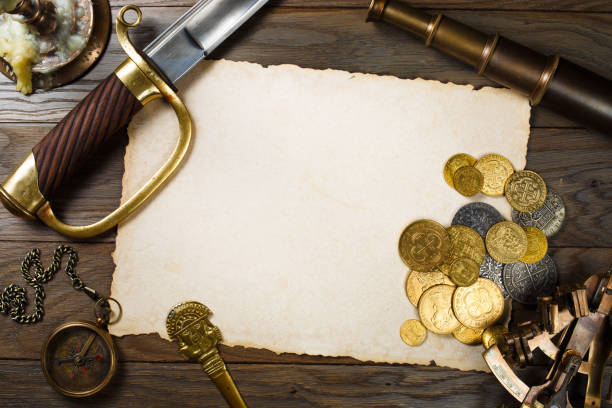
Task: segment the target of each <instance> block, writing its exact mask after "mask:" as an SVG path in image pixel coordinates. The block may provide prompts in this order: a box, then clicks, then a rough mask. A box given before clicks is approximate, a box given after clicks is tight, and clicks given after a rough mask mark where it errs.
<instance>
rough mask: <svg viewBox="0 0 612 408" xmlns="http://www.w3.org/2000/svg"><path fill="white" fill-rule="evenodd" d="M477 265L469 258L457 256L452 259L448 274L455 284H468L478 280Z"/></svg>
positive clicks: (478, 269) (478, 270)
mask: <svg viewBox="0 0 612 408" xmlns="http://www.w3.org/2000/svg"><path fill="white" fill-rule="evenodd" d="M479 272H480V268H479V265H478V264H477V263H476V262H474V261H473V260H471V259H470V258H457V259H455V260H454V261H453V263H452V265H451V268H450V273H449V274H448V276H449V277H450V279H451V280H452V281H453V283H454V284H455V285H457V286H470V285H473V284H474V283H475V282H476V280H478V275H479Z"/></svg>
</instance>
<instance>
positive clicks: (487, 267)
mask: <svg viewBox="0 0 612 408" xmlns="http://www.w3.org/2000/svg"><path fill="white" fill-rule="evenodd" d="M503 272H504V264H503V263H501V262H497V261H496V260H495V259H493V258H491V256H490V255H488V254H487V255H486V256H485V259H484V261H483V262H482V266H481V267H480V277H481V278H487V279H489V280H491V281H493V283H495V284H496V285H497V286H498V287H499V289H500V290H501V291H502V294H503V295H504V298H507V297H508V292H507V291H506V288H505V287H504V282H503V279H502V274H503Z"/></svg>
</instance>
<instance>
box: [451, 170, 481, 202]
mask: <svg viewBox="0 0 612 408" xmlns="http://www.w3.org/2000/svg"><path fill="white" fill-rule="evenodd" d="M453 184H454V186H455V190H457V191H458V192H459V193H460V194H461V195H464V196H466V197H471V196H473V195H476V194H478V193H479V192H480V190H482V186H483V184H484V176H483V175H482V173H481V172H480V171H479V170H478V169H476V168H475V167H472V166H464V167H460V168H458V169H457V171H455V174H454V175H453Z"/></svg>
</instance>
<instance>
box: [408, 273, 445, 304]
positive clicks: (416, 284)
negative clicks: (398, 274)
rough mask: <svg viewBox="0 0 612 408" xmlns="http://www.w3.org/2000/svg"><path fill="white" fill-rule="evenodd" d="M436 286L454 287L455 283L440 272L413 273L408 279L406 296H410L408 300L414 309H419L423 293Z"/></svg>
mask: <svg viewBox="0 0 612 408" xmlns="http://www.w3.org/2000/svg"><path fill="white" fill-rule="evenodd" d="M436 285H450V286H454V283H453V282H452V281H451V280H450V278H449V277H448V276H446V275H445V274H443V273H442V272H440V271H433V272H419V271H411V272H410V273H409V274H408V278H407V279H406V295H407V296H408V300H409V301H410V303H412V304H413V305H414V307H417V306H418V305H419V299H420V298H421V295H422V294H423V292H425V291H426V290H427V289H429V288H431V287H432V286H436Z"/></svg>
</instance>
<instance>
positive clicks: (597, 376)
mask: <svg viewBox="0 0 612 408" xmlns="http://www.w3.org/2000/svg"><path fill="white" fill-rule="evenodd" d="M611 309H612V278H611V273H610V272H608V273H606V274H601V275H594V276H591V277H590V278H589V279H587V280H586V282H585V283H584V285H576V284H573V285H562V286H559V287H557V289H556V292H555V294H554V296H550V297H541V298H538V316H537V319H535V320H533V321H526V322H523V323H521V324H519V325H518V327H517V328H516V329H515V330H513V331H511V332H510V333H507V334H505V335H504V336H503V338H500V339H498V341H497V344H495V345H493V346H492V347H490V348H489V349H488V350H486V351H485V352H484V353H483V356H484V358H485V361H486V362H487V364H488V366H489V368H490V369H491V371H492V372H493V374H495V376H496V377H497V379H498V380H499V381H500V383H501V384H502V385H503V386H504V388H506V390H508V392H509V393H510V394H512V396H514V398H516V399H517V400H518V401H521V403H522V405H521V408H555V407H558V408H561V407H571V406H572V405H571V403H570V401H569V398H568V393H567V391H568V386H569V385H570V382H571V381H572V380H573V379H574V378H575V377H576V374H578V373H580V374H586V375H588V383H587V389H586V397H585V402H584V406H585V407H593V408H599V407H601V406H602V405H601V404H602V393H603V392H604V391H606V390H603V389H602V380H603V374H604V367H605V364H606V361H607V360H608V358H609V357H610V352H611V351H612V319H611V318H610V312H611ZM536 349H539V350H540V351H541V352H542V353H543V354H544V355H546V356H547V357H548V358H550V359H551V360H552V361H553V364H552V366H551V367H550V371H549V372H548V374H547V376H546V379H545V381H544V383H543V384H540V385H536V386H531V387H530V386H528V385H527V384H525V383H524V382H523V381H522V380H521V379H520V378H519V377H518V376H517V375H516V374H515V373H514V371H513V368H514V367H517V366H525V365H529V364H532V363H533V362H534V356H535V354H534V351H535V350H536ZM587 352H588V358H587ZM585 358H587V359H586V360H585ZM604 398H605V399H606V400H608V402H610V399H612V387H611V388H610V389H609V390H607V392H606V396H605V397H604Z"/></svg>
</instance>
